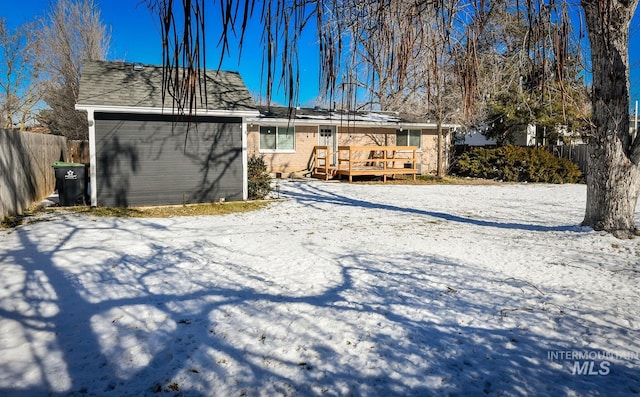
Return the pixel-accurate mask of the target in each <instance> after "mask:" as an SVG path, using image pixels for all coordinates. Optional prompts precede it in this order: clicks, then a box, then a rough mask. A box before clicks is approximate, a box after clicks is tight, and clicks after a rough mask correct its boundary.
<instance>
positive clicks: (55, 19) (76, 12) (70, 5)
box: [39, 0, 110, 139]
mask: <svg viewBox="0 0 640 397" xmlns="http://www.w3.org/2000/svg"><path fill="white" fill-rule="evenodd" d="M50 6H51V9H50V11H49V14H48V15H47V17H46V18H45V19H44V20H43V21H42V26H41V30H40V32H39V36H40V42H41V43H42V46H43V50H42V51H43V57H42V64H43V70H44V73H45V74H46V77H47V79H46V81H45V85H44V96H43V98H44V101H45V102H46V104H47V105H49V107H50V109H46V110H43V111H41V112H40V117H39V120H40V121H41V122H42V123H43V124H45V125H47V126H48V127H49V128H50V129H51V132H52V133H54V134H58V135H64V136H66V137H67V138H70V139H88V136H87V134H88V127H87V118H86V116H85V115H83V114H82V113H81V112H78V111H76V110H75V103H76V100H77V99H78V92H79V86H80V73H81V71H82V63H83V62H84V61H87V60H100V59H105V57H106V55H107V51H108V47H109V41H110V33H109V30H108V28H107V27H106V26H105V25H104V23H103V22H102V19H101V16H100V10H99V9H98V6H97V4H96V3H95V1H94V0H58V1H57V2H55V3H54V2H53V0H52V1H51V2H50Z"/></svg>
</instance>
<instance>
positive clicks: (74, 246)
mask: <svg viewBox="0 0 640 397" xmlns="http://www.w3.org/2000/svg"><path fill="white" fill-rule="evenodd" d="M82 224H83V225H84V226H80V223H79V222H77V221H76V220H75V219H73V218H72V217H71V218H69V219H68V220H66V221H60V222H59V224H58V225H57V229H58V230H59V231H60V233H59V235H58V236H56V240H57V241H58V242H57V244H56V245H54V246H50V247H49V248H46V247H47V245H46V244H44V243H42V240H43V239H42V236H39V235H38V233H39V232H38V229H35V228H28V227H27V228H19V229H17V230H16V231H15V234H17V236H18V237H17V238H18V240H19V244H18V245H16V246H14V247H13V248H9V249H6V250H3V251H1V253H0V264H2V268H3V273H4V277H3V278H2V279H3V280H4V282H5V285H4V291H5V294H4V295H3V297H1V298H0V318H1V319H2V323H3V324H4V326H3V328H4V329H5V331H6V330H9V331H10V332H16V333H21V335H22V341H23V343H25V344H27V345H28V346H30V350H29V352H30V353H29V354H30V359H29V358H27V359H26V360H25V359H24V356H22V357H23V359H20V360H18V359H17V360H12V359H7V358H5V359H4V360H0V369H1V371H0V373H2V374H3V375H1V376H0V394H2V395H7V396H12V395H44V394H51V393H53V394H68V395H104V396H109V395H113V396H121V395H154V394H155V393H156V392H158V393H159V392H164V393H174V394H176V395H177V394H180V395H190V396H191V395H193V396H198V395H238V394H239V395H278V394H282V395H318V396H319V395H355V396H359V395H362V396H364V395H483V394H487V395H529V394H531V393H533V394H536V395H549V396H557V395H572V390H578V391H582V390H587V391H589V392H588V393H589V394H591V395H609V396H612V395H628V394H629V393H638V390H640V388H639V387H638V382H640V377H639V376H638V374H637V368H636V367H634V365H633V363H630V362H615V363H614V367H613V370H612V372H611V374H609V375H608V376H606V377H589V376H574V375H572V374H571V370H570V368H569V365H570V364H569V363H564V362H554V361H553V360H549V359H548V357H547V352H548V351H549V350H569V349H572V348H576V346H575V343H576V341H578V340H580V338H581V337H582V336H583V330H585V329H588V330H590V331H589V332H591V333H593V332H597V333H601V334H607V333H611V334H612V335H620V334H621V332H620V327H619V326H618V325H616V324H606V323H603V322H601V321H598V322H596V321H592V320H589V319H588V318H587V317H585V316H584V313H580V312H575V313H574V312H572V311H571V310H568V309H566V308H563V307H562V306H561V304H558V302H555V301H554V297H557V296H560V295H562V298H563V299H571V296H567V293H566V291H549V290H544V291H541V290H539V289H537V288H534V287H532V286H531V285H530V284H528V283H527V282H526V281H524V280H515V279H502V278H500V277H499V276H498V275H497V274H485V273H483V272H482V270H481V269H477V268H475V267H473V266H471V265H469V264H465V263H459V261H457V260H454V259H452V258H447V257H443V256H438V255H429V254H425V253H421V252H406V253H404V254H402V255H391V256H389V257H386V258H380V257H379V256H374V255H371V254H368V253H366V252H365V251H362V250H360V249H354V251H353V252H351V253H348V254H344V255H331V256H329V257H328V258H326V259H327V260H329V261H330V263H331V264H332V265H331V269H333V270H331V271H330V273H329V274H325V277H326V278H328V281H326V282H323V283H322V285H321V286H315V285H314V280H313V279H312V280H310V281H309V282H306V283H304V282H303V281H300V283H301V285H295V283H292V282H291V280H292V279H291V278H288V277H286V276H284V275H278V274H273V273H271V272H270V271H262V270H259V268H257V267H256V266H253V265H252V264H251V263H252V260H258V258H260V255H258V254H256V253H255V252H253V251H250V250H247V251H246V252H241V253H240V254H238V252H233V254H234V255H231V253H232V251H234V250H237V248H234V247H232V246H230V245H227V244H225V243H224V241H222V240H221V239H220V238H213V237H212V238H206V237H204V236H203V238H200V239H196V240H191V239H188V240H180V241H178V242H177V243H176V242H174V243H172V244H168V243H166V241H169V240H170V239H171V238H172V236H173V238H176V237H177V236H179V233H178V231H179V229H180V225H181V224H182V221H180V220H171V221H162V222H160V221H139V222H138V221H137V222H136V223H128V222H121V221H119V220H117V219H114V220H112V221H101V222H99V223H96V224H95V225H90V224H88V223H84V222H83V223H82ZM113 230H117V233H118V236H119V237H118V239H117V242H112V244H111V245H110V244H106V241H111V240H110V237H109V233H110V232H111V231H113ZM145 230H149V231H162V233H161V235H160V236H158V237H151V236H147V237H146V238H145V239H144V241H145V242H144V243H143V244H142V245H140V246H136V247H135V250H134V251H133V253H127V252H129V251H128V247H126V245H119V244H123V243H126V242H127V241H140V236H141V233H144V231H145ZM88 234H91V235H92V236H94V239H93V240H89V241H87V240H86V239H85V236H87V235H88ZM102 235H104V238H105V241H97V240H95V236H102ZM307 249H308V250H309V254H310V255H313V253H314V252H316V250H317V249H318V247H314V246H313V245H309V246H308V248H307ZM238 255H240V256H238ZM91 258H104V259H98V260H92V259H91ZM225 258H233V259H225ZM238 258H241V259H238ZM327 271H329V270H327ZM211 274H216V275H218V276H217V277H215V278H211V277H207V276H206V275H211ZM302 276H303V277H307V275H305V274H303V275H302ZM16 280H17V281H18V282H16ZM298 280H304V278H301V279H298ZM549 324H557V325H556V327H557V330H556V332H555V333H554V334H552V335H546V334H544V333H543V331H540V329H542V330H544V329H549V328H550V327H549ZM545 325H546V327H545ZM540 326H542V327H541V328H539V327H540ZM636 331H637V330H634V329H631V328H629V329H626V330H624V334H626V335H628V336H629V338H628V341H626V342H628V346H627V347H628V348H629V349H636V350H638V349H640V346H639V345H638V343H637V340H634V339H633V337H634V333H635V332H636ZM17 339H20V338H17ZM43 342H46V343H44V344H43ZM13 348H14V347H11V346H6V345H5V346H4V347H3V349H2V350H5V352H4V353H11V352H12V349H13ZM3 356H4V357H10V355H7V354H3ZM60 363H62V364H63V368H60V367H59V366H60Z"/></svg>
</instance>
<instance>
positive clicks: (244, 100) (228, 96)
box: [78, 61, 256, 111]
mask: <svg viewBox="0 0 640 397" xmlns="http://www.w3.org/2000/svg"><path fill="white" fill-rule="evenodd" d="M136 69H140V70H134V64H132V63H127V62H107V61H87V62H85V63H84V65H83V67H82V75H81V78H80V94H79V97H78V105H80V106H123V107H134V108H135V107H144V108H162V67H161V66H149V65H142V68H136ZM205 76H206V82H207V83H206V89H207V103H206V109H207V110H237V111H245V110H256V106H255V105H254V102H253V100H252V98H251V95H250V94H249V91H248V90H247V88H246V86H245V85H244V82H243V81H242V78H241V77H240V75H239V74H238V73H235V72H225V71H207V72H206V73H205ZM164 107H165V108H169V109H170V108H171V107H172V99H171V97H170V96H168V95H167V96H166V98H165V105H164ZM198 109H205V103H204V100H203V103H201V104H198Z"/></svg>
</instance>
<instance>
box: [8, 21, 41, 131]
mask: <svg viewBox="0 0 640 397" xmlns="http://www.w3.org/2000/svg"><path fill="white" fill-rule="evenodd" d="M34 28H35V24H34V23H27V24H24V25H21V26H19V27H17V28H16V29H15V30H14V31H10V30H9V29H8V28H7V26H6V21H5V19H4V18H3V19H0V54H1V55H0V58H1V59H2V62H1V63H0V98H1V101H2V102H1V105H0V106H1V109H2V120H3V123H2V124H3V125H2V127H3V128H15V126H16V125H19V126H20V129H21V130H24V129H25V128H26V126H27V123H28V121H29V120H31V119H33V118H34V115H33V110H34V108H35V106H36V104H37V103H38V101H39V95H40V91H39V89H38V84H39V79H38V77H39V68H38V67H37V62H38V59H39V52H38V45H37V42H36V37H35V30H34Z"/></svg>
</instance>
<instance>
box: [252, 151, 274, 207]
mask: <svg viewBox="0 0 640 397" xmlns="http://www.w3.org/2000/svg"><path fill="white" fill-rule="evenodd" d="M247 178H248V181H247V185H248V186H247V187H248V190H249V191H248V194H249V200H261V199H263V198H265V197H267V195H269V193H270V192H271V176H269V173H268V172H267V163H266V162H265V161H264V157H263V156H257V155H255V154H254V155H251V157H249V159H248V169H247Z"/></svg>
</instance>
